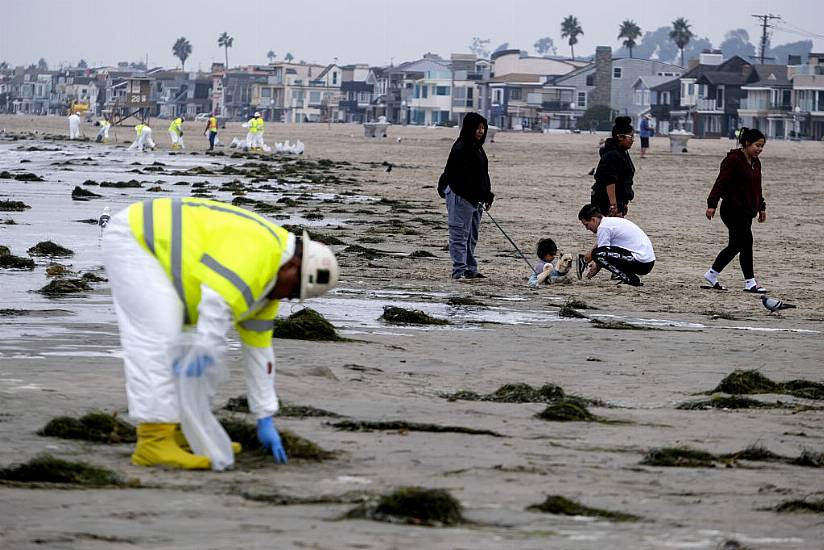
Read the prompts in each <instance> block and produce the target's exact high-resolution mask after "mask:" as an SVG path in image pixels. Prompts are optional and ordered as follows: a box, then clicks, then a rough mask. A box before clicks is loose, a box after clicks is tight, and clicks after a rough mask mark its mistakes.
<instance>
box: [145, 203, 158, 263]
mask: <svg viewBox="0 0 824 550" xmlns="http://www.w3.org/2000/svg"><path fill="white" fill-rule="evenodd" d="M143 242H145V243H146V248H148V249H149V252H151V253H152V256H154V253H155V245H154V209H153V208H152V199H149V200H145V201H143Z"/></svg>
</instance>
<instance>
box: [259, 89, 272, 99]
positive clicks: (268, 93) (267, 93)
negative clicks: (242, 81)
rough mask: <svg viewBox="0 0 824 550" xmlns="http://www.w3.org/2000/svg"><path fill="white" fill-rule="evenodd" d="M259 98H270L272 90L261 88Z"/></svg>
mask: <svg viewBox="0 0 824 550" xmlns="http://www.w3.org/2000/svg"><path fill="white" fill-rule="evenodd" d="M260 97H272V88H261V89H260Z"/></svg>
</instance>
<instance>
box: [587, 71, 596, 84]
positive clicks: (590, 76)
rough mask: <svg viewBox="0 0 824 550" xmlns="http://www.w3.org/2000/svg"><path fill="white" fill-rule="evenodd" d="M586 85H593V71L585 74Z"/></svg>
mask: <svg viewBox="0 0 824 550" xmlns="http://www.w3.org/2000/svg"><path fill="white" fill-rule="evenodd" d="M587 86H595V73H590V74H588V75H587Z"/></svg>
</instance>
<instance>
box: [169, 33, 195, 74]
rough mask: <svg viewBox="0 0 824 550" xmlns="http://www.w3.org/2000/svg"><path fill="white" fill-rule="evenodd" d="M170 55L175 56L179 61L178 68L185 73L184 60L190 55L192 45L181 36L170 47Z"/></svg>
mask: <svg viewBox="0 0 824 550" xmlns="http://www.w3.org/2000/svg"><path fill="white" fill-rule="evenodd" d="M172 53H173V54H175V57H176V58H178V59H180V68H181V69H183V70H184V71H185V70H186V58H188V57H189V55H190V54H191V53H192V45H191V44H190V43H189V41H188V40H186V38H185V37H183V36H181V37H180V38H178V39H177V40H175V44H174V46H172Z"/></svg>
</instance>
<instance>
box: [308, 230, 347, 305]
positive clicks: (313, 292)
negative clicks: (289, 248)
mask: <svg viewBox="0 0 824 550" xmlns="http://www.w3.org/2000/svg"><path fill="white" fill-rule="evenodd" d="M301 241H302V242H303V258H302V260H301V268H300V300H301V301H303V300H305V299H306V298H316V297H318V296H323V295H324V294H326V293H327V292H329V291H330V290H332V289H333V288H335V286H336V285H337V284H338V261H337V260H336V259H335V254H334V253H333V252H332V249H331V248H329V247H328V246H326V245H325V244H321V243H319V242H315V241H313V240H311V239H309V234H308V233H307V232H306V231H304V232H303V236H302V237H301Z"/></svg>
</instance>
